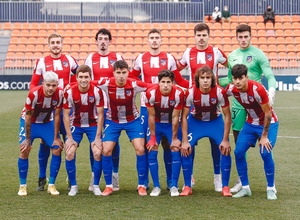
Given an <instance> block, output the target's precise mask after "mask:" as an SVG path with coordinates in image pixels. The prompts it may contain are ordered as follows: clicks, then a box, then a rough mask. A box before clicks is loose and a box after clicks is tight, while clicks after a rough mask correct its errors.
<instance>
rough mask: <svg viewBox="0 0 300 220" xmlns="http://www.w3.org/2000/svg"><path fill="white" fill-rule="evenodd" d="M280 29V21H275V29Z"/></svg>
mask: <svg viewBox="0 0 300 220" xmlns="http://www.w3.org/2000/svg"><path fill="white" fill-rule="evenodd" d="M282 29H283V26H282V23H279V22H276V23H275V30H282Z"/></svg>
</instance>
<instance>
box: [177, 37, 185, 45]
mask: <svg viewBox="0 0 300 220" xmlns="http://www.w3.org/2000/svg"><path fill="white" fill-rule="evenodd" d="M178 44H179V45H184V46H186V44H187V37H179V38H178Z"/></svg>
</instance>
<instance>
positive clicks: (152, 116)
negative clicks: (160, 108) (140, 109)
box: [146, 106, 158, 152]
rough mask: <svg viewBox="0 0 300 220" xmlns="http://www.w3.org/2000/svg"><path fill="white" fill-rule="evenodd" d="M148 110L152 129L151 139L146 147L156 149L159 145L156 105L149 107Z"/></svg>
mask: <svg viewBox="0 0 300 220" xmlns="http://www.w3.org/2000/svg"><path fill="white" fill-rule="evenodd" d="M147 110H148V124H149V129H150V140H149V141H148V143H147V145H146V147H147V149H148V151H149V152H150V151H152V150H154V148H155V147H157V145H158V144H157V142H156V136H155V109H154V106H151V107H147Z"/></svg>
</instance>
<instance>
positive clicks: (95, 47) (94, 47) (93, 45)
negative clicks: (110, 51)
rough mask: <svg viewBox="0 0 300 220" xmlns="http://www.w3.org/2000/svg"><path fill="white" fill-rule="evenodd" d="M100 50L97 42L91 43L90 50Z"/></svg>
mask: <svg viewBox="0 0 300 220" xmlns="http://www.w3.org/2000/svg"><path fill="white" fill-rule="evenodd" d="M96 51H98V47H97V45H96V44H91V45H90V52H96Z"/></svg>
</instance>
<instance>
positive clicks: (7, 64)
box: [4, 59, 14, 69]
mask: <svg viewBox="0 0 300 220" xmlns="http://www.w3.org/2000/svg"><path fill="white" fill-rule="evenodd" d="M4 67H5V68H8V69H11V68H14V61H13V60H8V59H6V60H5V65H4Z"/></svg>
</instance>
